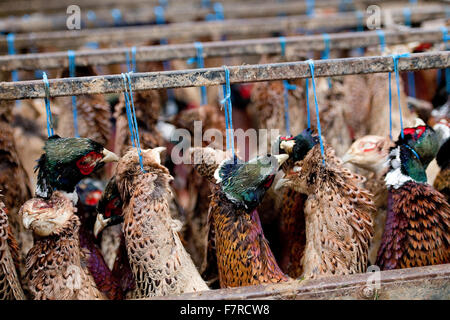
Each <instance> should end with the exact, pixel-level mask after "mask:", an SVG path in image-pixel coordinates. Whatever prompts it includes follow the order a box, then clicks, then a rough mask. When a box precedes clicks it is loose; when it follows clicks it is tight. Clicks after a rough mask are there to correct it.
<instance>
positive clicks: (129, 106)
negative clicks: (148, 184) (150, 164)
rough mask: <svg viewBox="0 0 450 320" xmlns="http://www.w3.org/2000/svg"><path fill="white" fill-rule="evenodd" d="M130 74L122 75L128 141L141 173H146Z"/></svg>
mask: <svg viewBox="0 0 450 320" xmlns="http://www.w3.org/2000/svg"><path fill="white" fill-rule="evenodd" d="M130 74H131V72H128V73H122V80H123V85H124V89H125V90H124V92H123V95H124V99H125V109H126V113H127V119H128V129H129V130H130V139H131V144H132V146H133V147H135V148H136V149H137V150H138V155H139V164H140V165H141V170H142V172H144V173H145V172H146V171H145V170H144V163H143V160H142V150H141V142H140V140H139V129H138V125H137V120H136V111H135V108H134V99H133V89H132V87H131V77H130Z"/></svg>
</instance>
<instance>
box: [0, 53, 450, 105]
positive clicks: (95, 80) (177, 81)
mask: <svg viewBox="0 0 450 320" xmlns="http://www.w3.org/2000/svg"><path fill="white" fill-rule="evenodd" d="M448 67H450V51H438V52H429V53H416V54H411V55H410V56H409V57H405V58H401V59H399V61H398V70H399V71H407V70H423V69H436V68H448ZM229 70H230V82H231V83H244V82H257V81H271V80H282V79H297V78H309V77H311V74H310V70H309V65H308V63H307V62H305V61H296V62H285V63H273V64H256V65H243V66H230V67H229ZM392 71H394V63H393V58H392V57H391V56H374V57H360V58H343V59H329V60H318V61H315V76H316V77H333V76H343V75H351V74H369V73H380V72H392ZM131 78H132V87H133V90H148V89H163V88H183V87H200V86H214V85H220V84H223V83H224V82H225V74H224V70H223V68H206V69H195V70H177V71H164V72H146V73H135V74H133V75H132V76H131ZM49 85H50V96H52V97H57V96H70V95H82V94H96V93H113V92H121V91H123V82H122V77H121V75H105V76H93V77H76V78H62V79H52V80H49ZM44 97H45V90H44V83H43V81H41V80H33V81H19V82H0V99H2V100H14V99H28V98H32V99H33V98H44Z"/></svg>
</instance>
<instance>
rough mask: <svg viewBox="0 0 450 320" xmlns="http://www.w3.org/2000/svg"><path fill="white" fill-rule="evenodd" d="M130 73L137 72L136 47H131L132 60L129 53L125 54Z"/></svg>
mask: <svg viewBox="0 0 450 320" xmlns="http://www.w3.org/2000/svg"><path fill="white" fill-rule="evenodd" d="M125 58H126V63H127V68H128V72H136V47H131V60H130V54H129V52H128V51H127V52H125Z"/></svg>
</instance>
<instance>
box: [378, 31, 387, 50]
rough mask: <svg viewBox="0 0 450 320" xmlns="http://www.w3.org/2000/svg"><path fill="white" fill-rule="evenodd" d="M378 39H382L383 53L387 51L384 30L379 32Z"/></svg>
mask: <svg viewBox="0 0 450 320" xmlns="http://www.w3.org/2000/svg"><path fill="white" fill-rule="evenodd" d="M377 34H378V38H379V39H380V46H381V52H384V50H385V49H386V37H385V35H384V31H383V30H377Z"/></svg>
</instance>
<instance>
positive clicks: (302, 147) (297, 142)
mask: <svg viewBox="0 0 450 320" xmlns="http://www.w3.org/2000/svg"><path fill="white" fill-rule="evenodd" d="M317 143H319V140H318V137H317V136H313V134H312V131H311V130H310V129H305V130H303V132H302V133H300V134H299V135H297V136H295V137H280V138H279V140H278V144H279V148H280V151H281V150H283V151H284V152H286V153H287V154H289V155H290V156H291V158H292V160H293V161H294V162H297V161H300V160H302V159H303V158H304V157H305V156H306V154H307V153H308V151H309V150H311V149H312V148H313V147H314V146H315V145H316V144H317Z"/></svg>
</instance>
